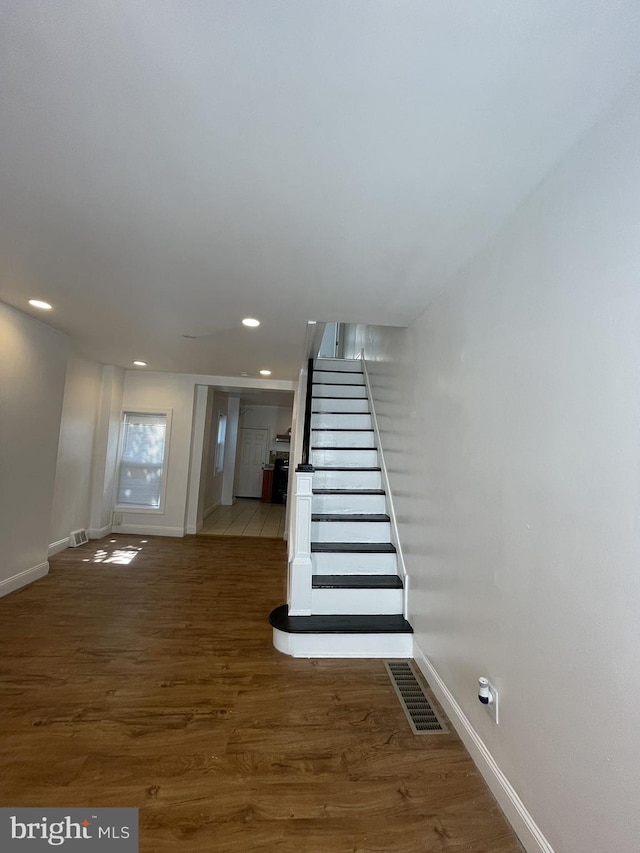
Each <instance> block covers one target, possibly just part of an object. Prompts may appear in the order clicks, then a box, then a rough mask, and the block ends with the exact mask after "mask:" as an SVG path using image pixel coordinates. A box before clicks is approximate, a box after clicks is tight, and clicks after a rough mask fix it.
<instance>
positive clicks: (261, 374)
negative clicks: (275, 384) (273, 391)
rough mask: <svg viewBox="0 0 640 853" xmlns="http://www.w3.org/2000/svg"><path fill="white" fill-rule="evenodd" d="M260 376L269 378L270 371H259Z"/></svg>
mask: <svg viewBox="0 0 640 853" xmlns="http://www.w3.org/2000/svg"><path fill="white" fill-rule="evenodd" d="M260 376H271V371H270V370H261V371H260Z"/></svg>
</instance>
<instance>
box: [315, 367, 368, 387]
mask: <svg viewBox="0 0 640 853" xmlns="http://www.w3.org/2000/svg"><path fill="white" fill-rule="evenodd" d="M313 381H314V382H335V384H336V385H364V375H363V374H362V373H355V372H354V371H351V372H350V373H342V372H337V371H336V372H335V373H332V372H331V371H327V370H323V371H322V372H318V373H315V371H314V374H313Z"/></svg>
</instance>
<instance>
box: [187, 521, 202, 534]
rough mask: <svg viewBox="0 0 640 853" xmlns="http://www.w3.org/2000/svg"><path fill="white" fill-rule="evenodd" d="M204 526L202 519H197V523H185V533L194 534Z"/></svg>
mask: <svg viewBox="0 0 640 853" xmlns="http://www.w3.org/2000/svg"><path fill="white" fill-rule="evenodd" d="M203 527H204V523H203V521H202V519H199V521H198V523H197V524H195V525H194V524H187V535H188V536H196V535H197V534H198V533H200V531H201V530H202V528H203Z"/></svg>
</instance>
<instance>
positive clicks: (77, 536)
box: [69, 530, 89, 548]
mask: <svg viewBox="0 0 640 853" xmlns="http://www.w3.org/2000/svg"><path fill="white" fill-rule="evenodd" d="M88 541H89V537H88V536H87V531H86V530H72V531H71V533H70V534H69V547H70V548H77V547H78V545H85V544H86V543H87V542H88Z"/></svg>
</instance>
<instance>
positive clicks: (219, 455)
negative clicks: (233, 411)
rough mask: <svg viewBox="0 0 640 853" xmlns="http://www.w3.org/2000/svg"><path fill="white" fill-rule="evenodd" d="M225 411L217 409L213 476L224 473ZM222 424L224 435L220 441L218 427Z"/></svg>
mask: <svg viewBox="0 0 640 853" xmlns="http://www.w3.org/2000/svg"><path fill="white" fill-rule="evenodd" d="M227 420H228V419H227V413H226V412H222V411H220V410H218V429H217V430H216V451H215V458H214V460H213V473H214V476H217V475H218V474H222V473H224V462H225V456H226V448H227ZM223 424H224V436H223V438H222V441H220V427H221V426H222V425H223Z"/></svg>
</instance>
